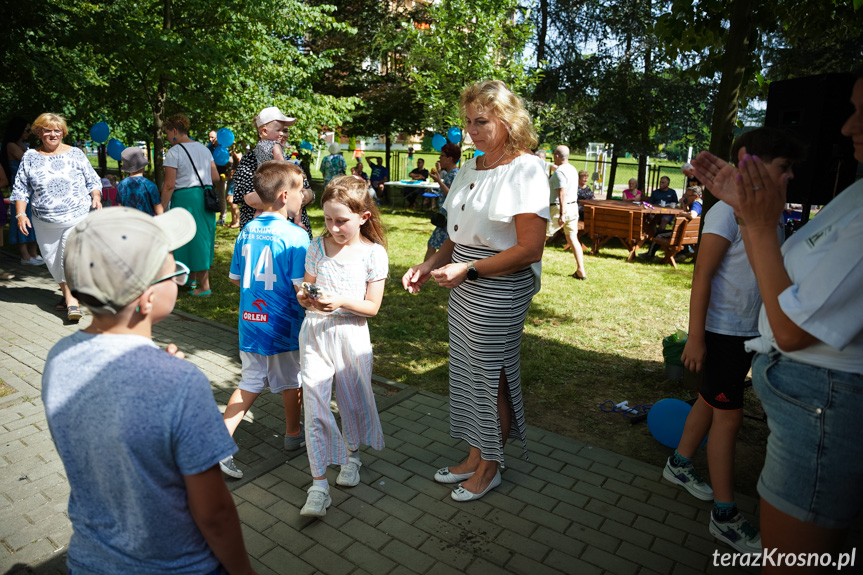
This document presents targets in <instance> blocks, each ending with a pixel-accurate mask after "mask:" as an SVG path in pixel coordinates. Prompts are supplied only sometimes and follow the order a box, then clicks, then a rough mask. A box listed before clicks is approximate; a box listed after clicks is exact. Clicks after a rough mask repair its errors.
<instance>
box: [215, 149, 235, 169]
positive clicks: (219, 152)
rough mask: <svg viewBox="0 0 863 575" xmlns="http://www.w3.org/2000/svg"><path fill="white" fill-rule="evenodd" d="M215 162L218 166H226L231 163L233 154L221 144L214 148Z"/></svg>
mask: <svg viewBox="0 0 863 575" xmlns="http://www.w3.org/2000/svg"><path fill="white" fill-rule="evenodd" d="M213 161H214V162H216V165H217V166H224V165H225V164H227V163H228V162H230V161H231V153H230V152H229V151H228V148H226V147H225V146H222V145H221V144H220V145H218V146H216V147H215V148H213Z"/></svg>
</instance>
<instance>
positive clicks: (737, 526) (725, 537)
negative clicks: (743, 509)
mask: <svg viewBox="0 0 863 575" xmlns="http://www.w3.org/2000/svg"><path fill="white" fill-rule="evenodd" d="M710 534H711V535H713V536H714V537H716V538H717V539H719V540H720V541H722V542H723V543H725V544H726V545H730V546H731V547H733V548H734V549H736V550H738V551H740V552H741V553H760V552H761V534H760V533H759V532H758V529H756V528H755V527H753V526H752V524H750V523H749V521H747V520H746V518H745V517H743V514H742V513H738V514H737V515H735V516H734V517H733V518H732V519H731V520H729V521H717V520H716V519H715V518H714V517H713V513H711V514H710Z"/></svg>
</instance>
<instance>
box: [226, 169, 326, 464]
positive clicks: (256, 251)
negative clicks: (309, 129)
mask: <svg viewBox="0 0 863 575" xmlns="http://www.w3.org/2000/svg"><path fill="white" fill-rule="evenodd" d="M254 186H255V191H257V192H258V195H259V196H260V200H261V203H262V204H263V208H262V210H263V213H261V215H260V216H258V217H257V218H255V219H254V220H252V221H251V222H249V223H248V224H246V227H244V228H243V229H242V231H240V234H239V235H238V236H237V243H236V245H235V246H234V256H233V258H232V259H231V271H230V274H229V277H230V278H231V282H233V283H234V285H236V286H239V288H240V318H239V332H240V359H241V360H242V364H243V374H242V377H243V379H242V381H241V382H240V385H239V387H238V388H237V390H236V391H235V392H234V393H233V395H231V399H230V400H229V401H228V405H227V407H226V408H225V415H224V420H225V425H227V426H228V432H229V433H230V434H231V435H232V436H233V434H234V431H235V430H236V429H237V426H238V425H239V424H240V421H242V419H243V417H245V415H246V412H247V411H248V410H249V408H251V407H252V404H253V403H254V401H255V399H257V397H258V396H259V395H260V394H261V392H262V391H264V388H266V387H269V388H270V391H271V392H273V393H281V394H282V402H283V404H284V407H285V449H287V450H289V451H294V450H297V449H299V448H301V447H303V446H304V445H305V434H304V433H303V428H302V425H301V424H300V403H301V401H302V397H301V390H300V352H299V349H300V345H299V339H298V338H299V334H300V325H301V324H302V322H303V317H304V312H303V308H302V307H301V306H300V304H299V302H298V301H297V295H296V291H297V290H298V289H299V286H300V285H301V284H302V281H303V276H304V275H305V260H306V250H307V249H308V247H309V236H308V234H307V233H306V230H304V229H303V228H301V227H299V226H297V225H296V224H294V223H293V222H292V221H290V218H293V216H294V215H296V214H298V213H299V212H300V209H301V208H302V203H303V172H302V170H301V169H300V168H299V167H297V166H296V165H294V164H291V163H288V162H279V161H269V162H264V163H263V164H261V165H260V166H259V167H258V169H257V171H256V172H255V176H254ZM286 214H287V217H285V215H286ZM220 465H221V468H222V471H223V472H224V473H226V474H227V475H229V476H231V477H236V478H240V477H242V476H243V472H242V471H241V470H240V469H238V468H237V466H236V464H235V463H234V458H233V456H230V457H227V458H225V459H223V460H222V461H221V462H220Z"/></svg>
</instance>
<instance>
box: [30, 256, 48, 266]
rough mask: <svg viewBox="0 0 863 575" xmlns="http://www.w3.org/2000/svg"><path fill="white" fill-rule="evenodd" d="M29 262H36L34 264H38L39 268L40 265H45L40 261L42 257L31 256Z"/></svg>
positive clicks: (43, 261)
mask: <svg viewBox="0 0 863 575" xmlns="http://www.w3.org/2000/svg"><path fill="white" fill-rule="evenodd" d="M30 261H31V262H36V263H37V264H39V265H40V266H41V265H42V264H44V263H45V260H44V259H42V256H33V257H32V258H30Z"/></svg>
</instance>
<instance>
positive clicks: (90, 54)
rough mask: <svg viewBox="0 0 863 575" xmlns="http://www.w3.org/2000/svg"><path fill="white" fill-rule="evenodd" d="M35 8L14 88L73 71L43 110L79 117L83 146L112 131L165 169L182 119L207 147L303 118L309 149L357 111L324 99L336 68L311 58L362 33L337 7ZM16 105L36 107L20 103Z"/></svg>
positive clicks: (187, 0)
mask: <svg viewBox="0 0 863 575" xmlns="http://www.w3.org/2000/svg"><path fill="white" fill-rule="evenodd" d="M34 3H36V4H38V12H37V13H34V14H32V15H29V14H28V15H27V16H26V17H22V18H21V20H22V22H21V24H20V27H19V28H18V30H19V31H21V32H23V35H22V36H21V38H22V40H20V42H19V44H18V45H17V46H15V48H16V50H17V52H16V53H17V54H19V55H21V56H22V61H21V62H20V63H19V62H18V61H15V62H13V64H12V66H13V67H14V68H16V72H15V74H14V77H15V78H21V79H22V81H26V79H27V78H28V77H31V78H32V77H42V76H43V75H44V74H46V73H47V72H49V71H52V70H57V69H61V70H62V72H61V73H60V74H59V75H58V77H57V78H52V83H51V85H50V86H45V87H44V88H43V89H42V90H41V92H42V93H40V97H41V98H42V102H41V105H42V106H44V108H43V109H47V108H53V109H55V110H57V109H59V111H62V112H64V113H66V114H67V115H68V116H70V117H73V118H74V119H75V121H76V124H77V127H78V128H79V132H78V135H81V136H83V134H82V133H81V131H80V130H82V129H83V128H84V127H85V126H89V125H90V124H91V123H92V122H94V121H98V120H100V119H105V120H106V121H108V122H109V124H110V125H111V126H112V128H113V130H112V136H114V137H118V136H119V137H120V138H121V139H123V140H124V141H125V142H126V143H129V141H130V140H131V139H134V138H143V137H145V136H146V135H149V136H150V138H152V139H153V140H154V141H155V144H156V154H155V156H156V162H157V167H161V153H160V151H161V139H162V125H163V121H164V119H165V117H166V116H167V115H170V114H171V113H175V112H184V113H186V114H187V115H189V117H190V118H191V119H192V121H193V126H194V128H195V131H196V134H198V135H203V134H205V133H206V131H207V130H209V129H211V128H216V127H221V126H230V127H232V128H233V129H234V131H235V132H237V133H238V136H239V137H243V138H246V139H248V140H251V141H254V129H253V126H252V118H253V116H254V115H255V114H256V113H257V112H258V111H259V110H260V109H262V108H264V107H266V106H274V105H275V106H279V107H280V108H281V109H282V110H283V111H284V112H286V113H287V114H289V115H293V116H296V117H297V118H298V123H297V125H296V126H295V128H294V129H293V131H292V132H293V136H294V137H295V138H296V139H297V140H300V139H305V140H310V141H312V142H316V141H317V134H318V129H319V126H324V125H327V126H329V125H338V124H340V123H341V122H342V121H344V120H345V118H346V117H348V115H349V112H350V110H351V109H352V108H353V105H354V103H355V100H354V99H353V98H339V97H334V96H327V95H321V94H318V93H315V92H314V90H313V88H312V82H313V79H314V78H315V77H317V75H319V74H321V73H322V71H323V70H325V69H326V68H327V67H329V66H330V65H331V61H330V60H329V59H328V58H327V57H326V55H319V54H315V53H310V52H308V51H306V50H303V47H304V46H303V45H304V42H305V40H306V38H308V37H309V36H311V35H313V34H317V33H323V32H325V31H331V30H337V31H339V32H341V33H344V34H350V33H351V32H352V30H351V29H350V27H349V26H347V25H345V24H342V23H340V22H338V21H336V19H335V18H334V17H333V16H332V11H333V8H332V7H330V6H310V5H308V4H305V3H303V2H300V1H299V0H237V1H234V2H230V3H226V2H221V1H217V0H148V1H144V2H125V3H122V2H110V1H107V0H105V1H99V2H95V1H94V2H76V1H74V0H35V2H34ZM45 14H48V15H50V17H49V18H48V19H47V20H46V19H44V15H45ZM43 38H47V39H50V40H51V42H52V43H51V44H49V45H50V46H51V48H52V50H51V52H52V54H45V52H46V49H45V48H44V46H43V45H41V44H40V40H41V39H43ZM5 41H6V42H10V40H9V39H8V38H7V39H6V40H5ZM65 66H69V69H70V70H71V71H68V70H65V69H64V68H65ZM19 89H20V88H19ZM4 95H5V96H8V93H7V92H5V91H4ZM13 97H17V98H18V99H20V100H24V99H26V96H25V95H24V94H21V93H20V92H19V93H18V94H16V95H14V96H13Z"/></svg>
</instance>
